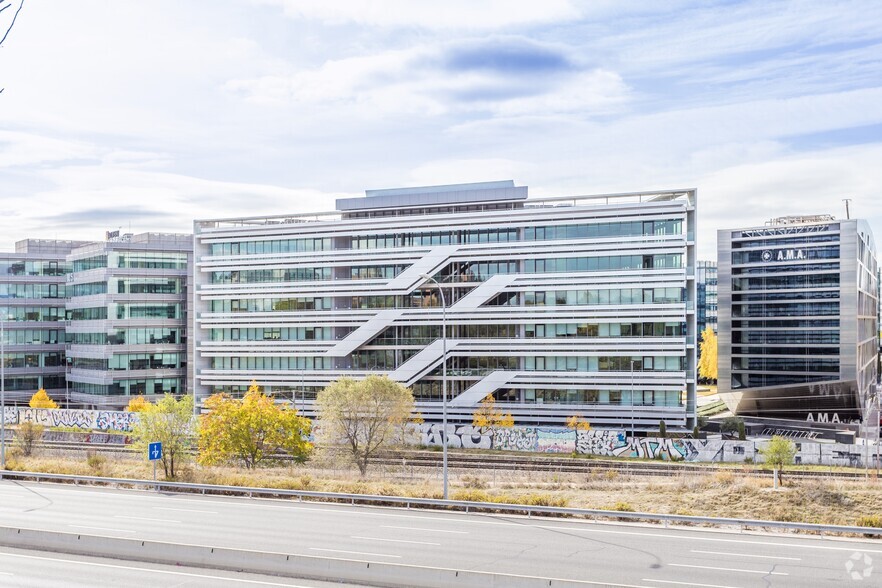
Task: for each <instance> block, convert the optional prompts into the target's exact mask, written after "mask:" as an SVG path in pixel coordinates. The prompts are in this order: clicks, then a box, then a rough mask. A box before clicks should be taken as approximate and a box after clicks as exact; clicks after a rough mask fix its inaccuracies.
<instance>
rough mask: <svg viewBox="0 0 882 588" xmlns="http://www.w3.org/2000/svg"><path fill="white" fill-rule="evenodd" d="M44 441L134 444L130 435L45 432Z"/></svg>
mask: <svg viewBox="0 0 882 588" xmlns="http://www.w3.org/2000/svg"><path fill="white" fill-rule="evenodd" d="M43 441H62V442H66V443H89V444H97V445H104V444H106V445H128V444H130V443H131V442H132V440H131V438H130V437H129V436H128V435H119V434H116V433H74V432H72V431H44V432H43Z"/></svg>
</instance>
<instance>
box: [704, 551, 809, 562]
mask: <svg viewBox="0 0 882 588" xmlns="http://www.w3.org/2000/svg"><path fill="white" fill-rule="evenodd" d="M692 553H707V554H710V555H735V556H737V557H762V558H765V559H789V560H791V561H802V558H801V557H784V556H781V555H754V554H752V553H729V552H726V551H699V550H698V549H693V550H692Z"/></svg>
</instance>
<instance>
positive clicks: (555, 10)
mask: <svg viewBox="0 0 882 588" xmlns="http://www.w3.org/2000/svg"><path fill="white" fill-rule="evenodd" d="M259 1H261V3H265V4H273V5H278V6H281V7H283V8H284V11H285V14H286V15H288V16H290V17H292V18H297V19H308V20H317V21H320V22H323V23H326V24H332V25H334V24H343V23H354V24H357V25H364V26H380V27H420V28H425V29H465V30H469V29H506V28H509V27H517V26H524V25H536V24H543V23H549V22H559V21H564V20H568V19H573V18H576V17H577V16H578V15H579V11H578V10H577V9H576V8H575V6H574V5H573V4H572V3H571V2H569V1H567V0H544V1H543V2H534V1H532V0H446V1H444V2H430V1H428V0H383V1H382V2H376V1H372V0H334V1H331V2H329V1H327V0H259Z"/></svg>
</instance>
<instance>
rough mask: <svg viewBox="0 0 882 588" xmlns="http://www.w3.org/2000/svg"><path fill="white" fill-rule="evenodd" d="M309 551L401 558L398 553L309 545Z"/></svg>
mask: <svg viewBox="0 0 882 588" xmlns="http://www.w3.org/2000/svg"><path fill="white" fill-rule="evenodd" d="M309 549H310V551H330V552H332V553H352V554H355V555H373V556H375V557H394V558H395V559H401V556H400V555H388V554H386V553H367V552H365V551H344V550H342V549H322V548H321V547H310V548H309Z"/></svg>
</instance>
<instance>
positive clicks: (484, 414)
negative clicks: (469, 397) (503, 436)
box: [472, 394, 514, 429]
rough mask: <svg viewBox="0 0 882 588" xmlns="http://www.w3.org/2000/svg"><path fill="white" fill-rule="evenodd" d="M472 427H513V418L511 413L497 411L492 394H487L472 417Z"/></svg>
mask: <svg viewBox="0 0 882 588" xmlns="http://www.w3.org/2000/svg"><path fill="white" fill-rule="evenodd" d="M472 425H473V426H475V427H478V428H479V429H489V428H509V427H513V426H514V418H513V417H512V416H511V413H503V412H502V411H501V410H499V409H497V408H496V400H495V399H494V398H493V395H492V394H488V395H487V396H485V397H484V400H482V401H481V404H479V405H478V409H477V410H475V414H474V415H472Z"/></svg>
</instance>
